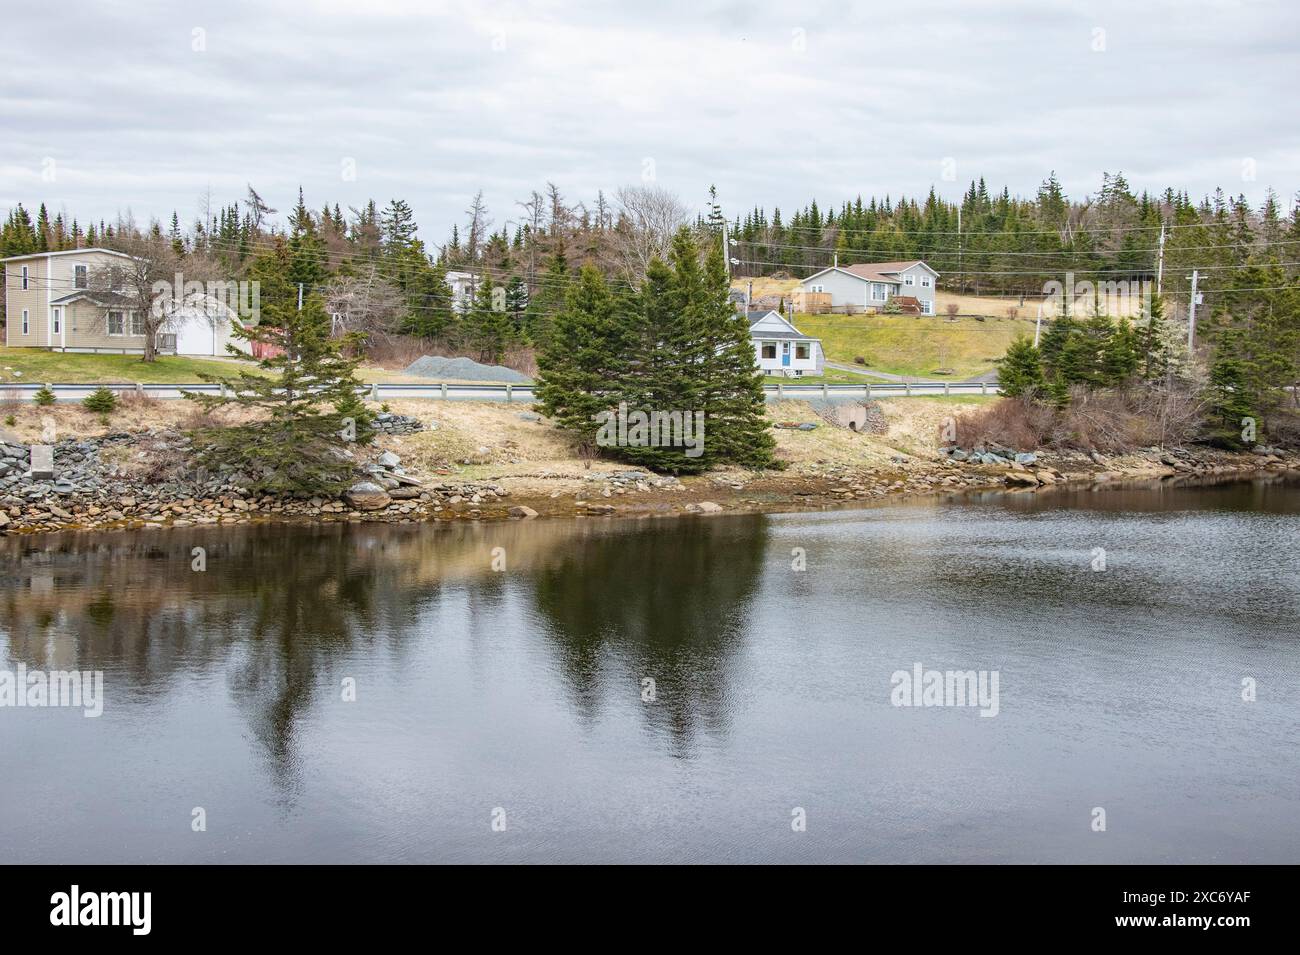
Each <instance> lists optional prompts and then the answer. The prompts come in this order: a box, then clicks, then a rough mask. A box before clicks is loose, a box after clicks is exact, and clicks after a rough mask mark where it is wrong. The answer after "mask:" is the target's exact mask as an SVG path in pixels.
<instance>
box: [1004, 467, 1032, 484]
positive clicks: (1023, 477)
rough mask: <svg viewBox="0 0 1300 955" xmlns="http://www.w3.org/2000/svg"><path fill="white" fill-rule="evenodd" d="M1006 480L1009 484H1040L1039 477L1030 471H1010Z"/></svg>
mask: <svg viewBox="0 0 1300 955" xmlns="http://www.w3.org/2000/svg"><path fill="white" fill-rule="evenodd" d="M1004 480H1005V481H1006V482H1007V483H1008V484H1022V485H1026V486H1033V487H1037V486H1038V478H1036V477H1034V475H1033V474H1032V473H1031V472H1029V471H1008V472H1007V474H1006V477H1005V478H1004Z"/></svg>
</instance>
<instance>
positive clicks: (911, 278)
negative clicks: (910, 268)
mask: <svg viewBox="0 0 1300 955" xmlns="http://www.w3.org/2000/svg"><path fill="white" fill-rule="evenodd" d="M903 284H904V285H915V284H916V276H915V275H904V276H903Z"/></svg>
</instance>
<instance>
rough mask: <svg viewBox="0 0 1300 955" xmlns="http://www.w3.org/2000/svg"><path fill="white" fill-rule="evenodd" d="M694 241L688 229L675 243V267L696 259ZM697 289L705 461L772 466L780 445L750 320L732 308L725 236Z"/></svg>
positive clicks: (712, 251)
mask: <svg viewBox="0 0 1300 955" xmlns="http://www.w3.org/2000/svg"><path fill="white" fill-rule="evenodd" d="M694 246H695V243H694V241H693V240H692V239H691V238H690V236H689V234H687V233H685V232H684V231H682V232H679V233H678V238H677V239H676V240H675V241H674V243H673V260H674V264H675V265H678V267H679V268H680V267H681V266H680V264H679V263H681V262H682V260H683V258H684V257H685V256H687V255H690V256H692V257H694V256H695V255H696V253H695V248H694ZM702 278H703V282H702V283H701V284H700V285H699V287H698V288H699V294H700V296H701V298H700V302H699V305H698V310H697V314H698V321H699V327H700V333H701V342H700V345H699V347H698V349H696V350H695V351H696V353H699V354H701V359H702V360H701V371H702V374H701V386H700V390H699V397H700V406H699V407H700V410H703V411H704V415H705V427H706V432H705V436H704V455H703V459H704V460H705V461H706V462H708V463H709V464H710V465H712V464H715V463H721V462H726V463H729V464H739V465H741V466H743V467H748V468H762V467H770V466H772V464H773V463H774V459H773V456H772V452H773V450H774V449H775V448H776V441H775V440H774V439H773V437H772V434H771V430H770V429H771V422H770V421H769V420H768V417H767V399H766V396H765V395H764V392H763V376H762V373H761V372H759V370H758V368H757V365H756V363H755V361H754V344H753V341H752V340H751V339H750V337H749V321H748V319H747V317H746V316H744V315H742V314H740V313H738V312H737V311H736V310H735V309H734V308H733V307H732V305H731V301H730V292H731V282H730V279H729V276H728V272H727V265H726V262H725V261H724V260H723V252H722V240H721V237H718V238H714V239H711V247H710V249H709V252H708V257H707V259H706V262H705V267H704V270H703V276H702Z"/></svg>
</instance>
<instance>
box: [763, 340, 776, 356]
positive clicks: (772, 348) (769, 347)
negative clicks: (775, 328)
mask: <svg viewBox="0 0 1300 955" xmlns="http://www.w3.org/2000/svg"><path fill="white" fill-rule="evenodd" d="M763 357H764V358H770V359H775V358H776V342H763Z"/></svg>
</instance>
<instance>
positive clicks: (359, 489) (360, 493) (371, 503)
mask: <svg viewBox="0 0 1300 955" xmlns="http://www.w3.org/2000/svg"><path fill="white" fill-rule="evenodd" d="M344 497H346V498H347V499H348V503H349V504H351V505H352V506H353V507H355V508H356V509H357V510H359V511H379V510H382V509H383V508H385V507H387V506H388V505H389V504H391V503H392V502H393V499H392V498H391V497H389V496H388V492H387V491H385V490H384V489H383V488H382V487H380V486H379V485H378V484H375V483H374V482H373V481H358V482H357V483H356V484H354V485H352V486H351V487H350V488H348V490H347V493H346V494H345V495H344Z"/></svg>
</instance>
